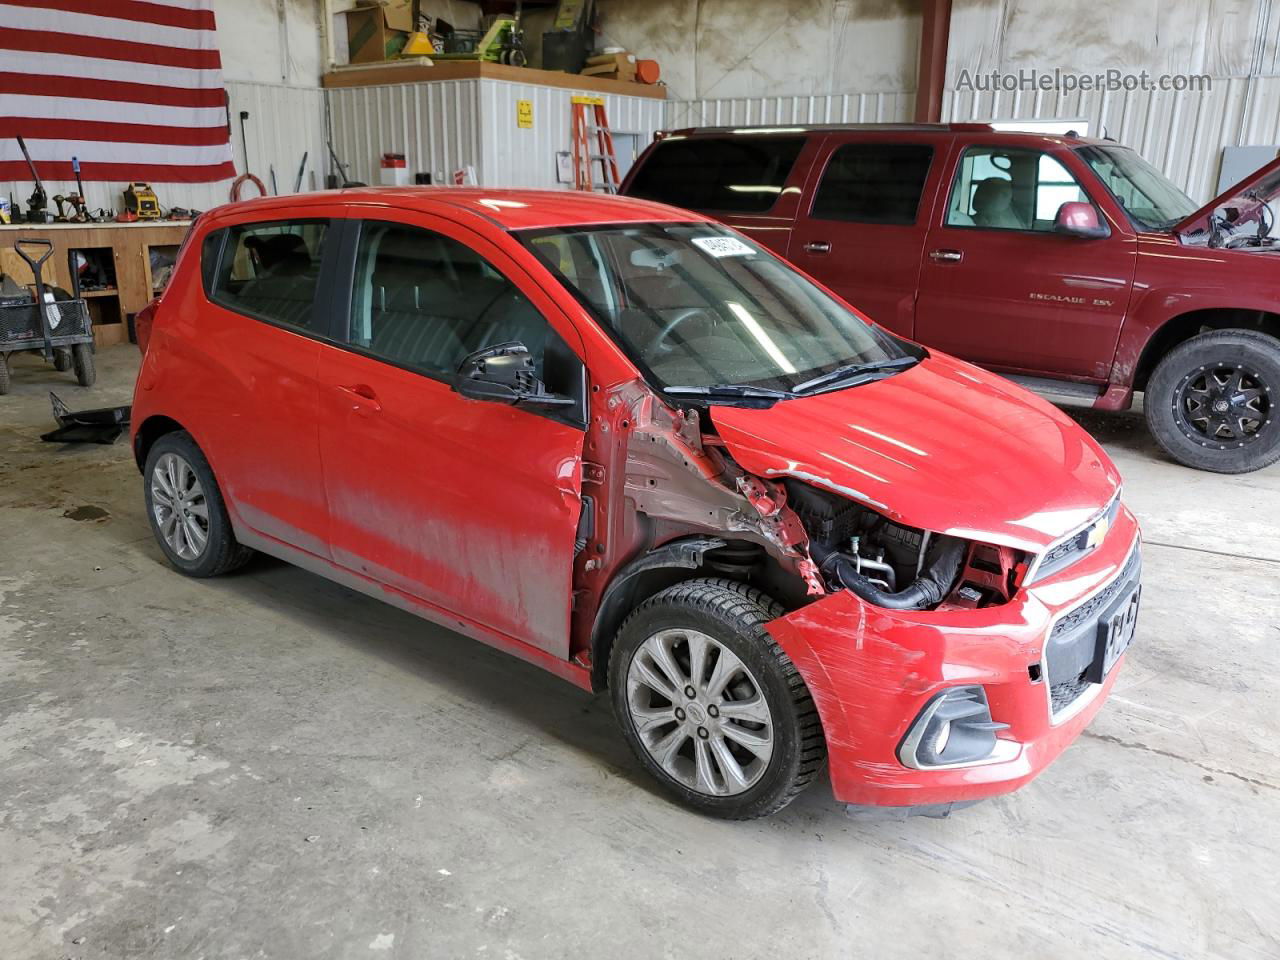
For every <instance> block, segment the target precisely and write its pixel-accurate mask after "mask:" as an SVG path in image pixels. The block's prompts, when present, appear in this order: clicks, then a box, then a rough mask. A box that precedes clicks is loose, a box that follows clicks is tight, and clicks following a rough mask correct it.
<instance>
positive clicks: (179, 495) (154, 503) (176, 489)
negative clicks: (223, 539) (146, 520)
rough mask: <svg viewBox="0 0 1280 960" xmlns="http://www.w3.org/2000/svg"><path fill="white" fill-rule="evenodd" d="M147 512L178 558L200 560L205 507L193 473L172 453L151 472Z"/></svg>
mask: <svg viewBox="0 0 1280 960" xmlns="http://www.w3.org/2000/svg"><path fill="white" fill-rule="evenodd" d="M151 512H152V515H153V516H154V517H155V521H156V529H158V530H159V531H160V535H161V536H162V537H164V540H165V543H167V544H168V545H169V548H170V549H171V550H172V551H173V552H174V553H175V554H177V555H178V557H179V558H181V559H183V560H197V559H199V558H200V555H201V554H203V553H204V551H205V548H206V547H207V546H208V545H209V504H208V502H207V501H206V500H205V494H204V487H203V486H201V484H200V478H199V477H197V476H196V472H195V470H194V469H192V467H191V464H189V463H188V462H187V461H186V460H184V459H183V458H182V457H180V456H179V455H178V454H176V453H166V454H164V456H162V457H160V458H159V459H158V460H156V465H155V468H154V469H153V470H152V471H151Z"/></svg>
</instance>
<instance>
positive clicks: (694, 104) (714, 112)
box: [664, 90, 916, 129]
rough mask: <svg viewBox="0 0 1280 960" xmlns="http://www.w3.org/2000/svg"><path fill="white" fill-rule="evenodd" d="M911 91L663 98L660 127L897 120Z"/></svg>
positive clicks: (909, 105) (906, 115)
mask: <svg viewBox="0 0 1280 960" xmlns="http://www.w3.org/2000/svg"><path fill="white" fill-rule="evenodd" d="M915 102H916V95H915V94H914V93H913V92H911V91H901V90H897V91H891V92H883V93H832V94H823V95H819V96H796V97H739V98H729V99H723V100H672V101H668V103H667V105H666V106H667V109H666V121H665V124H664V125H665V127H666V128H667V129H680V128H681V127H768V126H778V125H781V124H788V123H901V122H903V121H906V120H910V119H911V115H912V113H913V112H914V110H915Z"/></svg>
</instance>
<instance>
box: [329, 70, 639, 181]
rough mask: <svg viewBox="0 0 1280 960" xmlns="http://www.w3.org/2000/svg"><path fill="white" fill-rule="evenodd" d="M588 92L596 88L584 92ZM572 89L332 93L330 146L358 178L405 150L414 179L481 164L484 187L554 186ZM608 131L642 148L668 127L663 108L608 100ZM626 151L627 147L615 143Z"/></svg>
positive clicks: (417, 88)
mask: <svg viewBox="0 0 1280 960" xmlns="http://www.w3.org/2000/svg"><path fill="white" fill-rule="evenodd" d="M579 92H581V93H588V92H590V91H579ZM573 94H574V91H573V90H567V89H561V88H558V87H546V86H542V85H541V84H522V83H510V82H507V81H505V80H489V79H479V80H452V81H436V82H431V83H404V84H394V85H387V86H376V87H349V88H339V89H333V90H330V91H328V94H327V95H328V98H329V109H330V113H331V119H332V123H333V136H334V147H335V149H336V150H337V152H338V156H339V158H340V159H341V160H342V161H343V163H346V164H348V165H349V167H350V171H351V176H352V178H353V179H356V180H364V181H366V182H368V183H376V182H377V180H378V161H379V158H380V157H381V155H382V154H383V153H391V152H395V153H404V154H405V155H406V157H407V160H408V165H409V169H410V172H411V173H416V172H424V173H431V174H432V178H433V182H440V183H447V182H449V177H450V176H451V175H452V173H453V171H454V170H457V169H460V168H461V167H464V166H473V167H475V171H476V176H477V178H478V180H479V182H480V183H481V184H482V185H486V186H495V187H537V188H547V189H554V188H556V187H557V186H559V187H564V186H565V185H564V184H559V183H557V180H556V153H557V152H558V151H562V150H569V149H570V147H571V142H570V98H571V97H572V96H573ZM604 99H605V110H606V111H607V113H608V117H609V125H610V127H611V128H612V129H613V130H615V131H628V132H631V133H635V134H637V135H638V139H639V140H640V146H641V147H643V146H644V145H645V144H647V143H648V142H649V140H650V139H652V137H653V133H654V131H656V130H658V129H660V128H661V127H662V123H663V102H664V101H661V100H653V99H650V98H646V97H624V96H614V95H612V94H609V95H606V96H605V98H604ZM520 100H528V101H530V102H532V104H533V126H532V127H531V128H522V127H520V126H518V125H517V123H516V104H517V102H518V101H520ZM619 146H620V147H621V144H620V145H619Z"/></svg>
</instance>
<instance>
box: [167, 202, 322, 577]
mask: <svg viewBox="0 0 1280 960" xmlns="http://www.w3.org/2000/svg"><path fill="white" fill-rule="evenodd" d="M327 212H328V213H340V211H327V210H325V209H324V208H311V209H309V210H308V216H307V217H306V218H294V219H289V218H281V219H276V220H268V221H262V222H256V223H245V224H239V225H235V226H230V227H227V228H224V229H222V230H220V231H217V232H214V233H210V234H209V235H208V237H207V238H206V240H205V242H204V246H203V249H202V251H201V253H202V270H203V272H204V285H205V290H206V295H207V296H208V298H209V300H210V301H211V303H210V304H209V305H208V306H204V307H202V308H201V310H200V321H199V322H200V326H199V329H198V331H196V332H193V333H192V334H191V335H190V336H189V337H175V338H174V343H175V349H176V348H177V346H179V345H181V344H182V343H184V342H185V343H198V348H199V351H200V355H199V357H198V358H197V357H192V358H191V363H190V365H189V366H190V368H191V379H190V381H189V382H188V383H187V384H185V387H186V392H187V397H186V403H187V404H190V405H192V406H193V407H195V408H196V409H198V410H199V411H200V413H199V416H198V423H199V427H198V440H199V441H200V443H201V445H202V446H203V447H204V449H205V450H206V451H207V452H208V455H209V457H210V460H211V462H212V464H213V467H214V470H215V471H216V473H217V475H218V480H219V484H220V485H221V487H222V492H223V495H224V496H225V497H226V498H227V500H228V501H229V503H230V505H231V507H232V509H233V510H234V511H235V514H236V516H237V517H238V518H239V519H240V520H241V521H242V522H243V523H244V524H247V525H248V526H249V527H250V528H251V529H252V530H253V531H254V532H256V533H258V534H260V535H263V536H266V537H269V538H271V539H273V540H278V541H280V542H283V543H286V544H289V545H290V546H293V547H297V548H299V549H302V550H305V551H307V552H309V553H312V554H315V555H317V556H320V557H325V556H327V555H328V546H327V544H326V542H325V541H326V537H327V529H328V510H327V507H326V505H325V500H324V490H323V488H322V485H321V478H320V449H319V443H318V440H317V436H316V418H317V416H318V402H319V399H318V389H317V381H316V373H317V365H318V362H319V355H320V341H321V339H322V338H324V337H326V336H328V332H329V330H328V319H329V318H328V314H327V311H325V310H324V309H322V308H320V307H318V304H323V303H324V302H325V301H326V299H327V298H326V297H325V295H324V292H323V291H324V283H323V282H322V279H321V278H322V277H323V276H325V275H326V264H331V263H332V262H333V260H334V257H335V255H336V249H335V246H334V242H333V241H334V238H335V236H336V234H337V232H338V231H337V229H336V228H335V227H334V226H333V223H334V222H335V221H332V220H330V219H329V218H328V217H326V216H325V213H327ZM187 322H188V321H187V320H186V319H185V318H183V319H179V320H178V323H179V324H183V323H187ZM197 336H198V338H199V339H198V340H196V339H194V338H195V337H197ZM194 429H196V427H194V426H193V430H194Z"/></svg>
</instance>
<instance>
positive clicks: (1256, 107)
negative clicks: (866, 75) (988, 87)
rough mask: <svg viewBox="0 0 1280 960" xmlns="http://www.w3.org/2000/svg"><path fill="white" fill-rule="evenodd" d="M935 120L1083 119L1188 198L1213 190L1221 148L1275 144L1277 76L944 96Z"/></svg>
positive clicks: (1202, 197)
mask: <svg viewBox="0 0 1280 960" xmlns="http://www.w3.org/2000/svg"><path fill="white" fill-rule="evenodd" d="M942 117H943V119H944V120H950V121H977V120H1054V119H1062V120H1077V119H1084V120H1088V121H1089V132H1090V134H1091V135H1093V136H1101V135H1102V134H1103V133H1104V132H1105V134H1106V135H1107V136H1110V137H1114V138H1115V139H1116V140H1119V141H1120V142H1121V143H1123V144H1126V145H1127V146H1130V147H1133V148H1134V149H1135V150H1137V151H1138V152H1139V153H1141V154H1142V155H1143V156H1144V157H1146V158H1147V159H1148V160H1149V161H1151V163H1153V164H1155V165H1156V166H1157V167H1159V168H1160V169H1161V170H1162V171H1163V172H1164V174H1165V176H1167V177H1168V178H1169V179H1170V180H1172V181H1173V182H1174V183H1176V184H1177V185H1178V186H1180V187H1182V189H1183V190H1185V191H1186V192H1187V194H1188V195H1190V196H1191V197H1192V198H1193V199H1195V200H1199V201H1207V200H1209V199H1210V198H1211V197H1213V196H1214V195H1215V194H1216V193H1217V192H1218V190H1217V183H1218V169H1219V166H1220V164H1221V160H1222V148H1223V147H1226V146H1233V145H1241V144H1273V143H1280V78H1278V77H1252V78H1249V77H1220V78H1214V79H1213V83H1212V88H1211V89H1210V90H1207V91H1184V92H1179V93H1174V92H1168V91H1164V92H1160V91H1150V92H1148V91H1123V92H1113V91H1103V92H1097V91H1089V92H1087V93H1081V92H1079V91H1076V92H1074V93H1071V94H1061V95H1059V94H1054V93H1045V92H1038V93H1033V92H1030V91H1022V92H1016V93H1007V92H1006V93H978V92H975V91H968V90H966V91H955V90H949V91H947V92H946V94H945V95H944V97H943V103H942Z"/></svg>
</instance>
